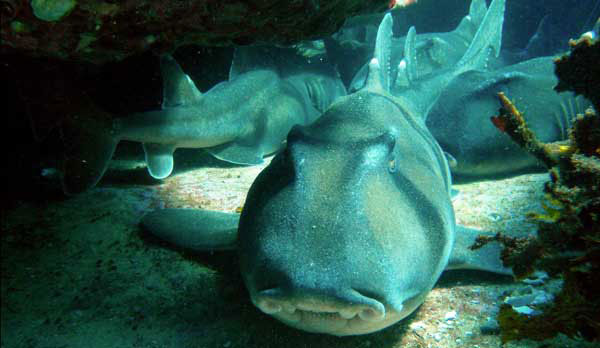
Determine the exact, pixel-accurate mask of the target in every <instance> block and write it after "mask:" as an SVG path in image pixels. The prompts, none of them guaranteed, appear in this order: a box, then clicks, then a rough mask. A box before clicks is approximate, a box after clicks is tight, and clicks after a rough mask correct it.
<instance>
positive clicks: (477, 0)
mask: <svg viewBox="0 0 600 348" xmlns="http://www.w3.org/2000/svg"><path fill="white" fill-rule="evenodd" d="M486 12H487V5H486V4H485V0H473V1H471V6H470V7H469V14H468V15H466V16H465V17H464V18H463V19H462V20H461V21H460V24H459V25H458V27H456V29H454V32H455V33H457V34H459V35H460V36H462V37H464V38H465V40H470V38H471V37H472V36H473V34H474V33H475V31H476V30H477V28H478V27H479V25H480V24H481V22H482V21H483V18H484V17H485V13H486Z"/></svg>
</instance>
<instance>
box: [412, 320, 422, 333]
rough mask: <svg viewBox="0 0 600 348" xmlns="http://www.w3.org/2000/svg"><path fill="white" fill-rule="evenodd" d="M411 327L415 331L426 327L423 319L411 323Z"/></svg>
mask: <svg viewBox="0 0 600 348" xmlns="http://www.w3.org/2000/svg"><path fill="white" fill-rule="evenodd" d="M409 327H410V329H411V330H413V331H417V330H423V329H424V328H425V324H423V322H421V321H417V322H414V323H411V324H410V325H409Z"/></svg>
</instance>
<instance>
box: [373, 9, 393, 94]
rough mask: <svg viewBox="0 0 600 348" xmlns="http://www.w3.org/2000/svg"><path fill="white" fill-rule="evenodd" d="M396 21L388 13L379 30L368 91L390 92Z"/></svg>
mask: <svg viewBox="0 0 600 348" xmlns="http://www.w3.org/2000/svg"><path fill="white" fill-rule="evenodd" d="M393 26H394V20H393V19H392V14H391V13H389V12H388V13H387V14H386V15H385V16H384V17H383V20H382V21H381V24H379V29H378V30H377V39H376V40H375V52H374V57H373V59H371V62H370V63H369V76H368V78H367V84H366V87H367V89H370V90H377V89H383V90H384V91H388V92H389V90H390V80H391V79H390V73H391V70H392V69H391V56H392V27H393Z"/></svg>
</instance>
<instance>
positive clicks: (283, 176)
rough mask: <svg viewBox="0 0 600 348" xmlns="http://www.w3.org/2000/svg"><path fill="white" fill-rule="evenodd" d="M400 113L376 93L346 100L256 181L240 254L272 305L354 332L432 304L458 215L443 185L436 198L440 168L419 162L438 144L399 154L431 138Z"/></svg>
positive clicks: (263, 299)
mask: <svg viewBox="0 0 600 348" xmlns="http://www.w3.org/2000/svg"><path fill="white" fill-rule="evenodd" d="M368 110H371V111H375V112H376V114H377V115H374V114H373V112H368ZM395 112H398V110H397V109H396V105H395V104H394V103H393V102H392V101H390V100H388V99H387V98H385V97H381V96H378V95H375V94H372V93H370V92H365V93H357V94H355V95H353V96H350V97H346V98H342V100H340V101H339V102H337V103H336V104H335V105H334V106H333V107H332V108H330V109H329V110H328V111H327V113H326V114H325V115H323V116H322V117H321V118H320V119H319V121H317V123H315V124H313V125H312V126H309V127H296V128H294V129H293V130H292V131H291V133H290V134H289V135H288V139H287V147H286V149H285V150H284V151H283V152H281V153H280V154H278V155H277V156H276V157H275V158H274V159H273V161H272V162H271V164H270V165H269V166H268V167H267V168H266V169H265V170H264V171H263V172H262V173H261V174H260V175H259V177H258V178H257V179H256V180H255V182H254V183H253V185H252V187H251V189H250V191H249V194H248V198H247V201H246V204H245V207H246V208H244V210H243V212H242V215H241V217H240V225H239V229H238V233H239V236H238V238H239V239H238V251H239V255H240V266H241V271H242V274H243V276H244V281H245V284H246V286H247V288H248V290H249V292H250V294H251V298H252V301H253V303H254V304H255V305H256V306H257V307H258V308H259V309H260V310H262V311H263V312H265V313H267V314H269V315H271V316H273V317H275V318H276V319H278V320H280V321H282V322H284V323H286V324H288V325H290V326H292V327H295V328H298V329H301V330H304V331H309V332H318V333H327V334H332V335H338V336H343V335H356V334H365V333H370V332H374V331H377V330H380V329H383V328H385V327H387V326H389V325H392V324H393V323H395V322H397V321H399V320H400V319H402V318H404V317H406V316H407V315H408V314H410V313H411V312H412V311H414V309H415V308H416V307H417V306H418V305H420V304H421V303H422V301H423V299H424V297H425V294H426V293H427V292H428V291H429V290H430V289H431V287H432V286H433V284H434V283H435V281H436V280H437V278H438V277H439V275H440V273H441V271H442V270H443V268H444V266H445V262H446V260H447V257H448V254H449V250H450V247H451V243H452V241H451V236H450V235H449V234H448V233H447V232H448V226H450V225H451V224H453V215H452V214H453V213H452V210H451V206H450V201H449V199H448V194H447V192H445V187H444V186H443V184H442V187H441V189H440V190H436V193H435V195H434V196H430V195H429V194H430V193H425V194H424V193H423V192H422V190H424V187H427V188H426V190H429V189H430V187H428V186H429V184H428V183H427V182H426V181H427V180H429V179H428V177H427V175H431V177H434V176H433V175H432V174H431V173H429V174H425V175H420V174H419V173H420V172H421V171H424V172H427V171H428V170H429V168H424V167H419V168H414V167H412V166H413V165H414V164H416V163H417V162H419V161H421V159H419V158H417V157H419V156H421V155H424V156H426V157H427V158H429V159H431V157H430V156H429V154H428V153H427V151H423V152H422V153H421V154H419V155H417V156H415V158H414V159H401V158H399V157H398V156H399V153H401V151H403V149H404V148H405V147H406V146H408V147H411V146H412V145H411V144H415V143H419V140H416V139H415V138H416V137H419V135H415V136H412V137H410V140H407V139H404V137H403V136H402V134H400V133H399V132H398V130H397V129H395V127H388V126H387V124H389V122H387V121H386V120H385V119H386V117H388V116H389V117H393V115H394V113H395ZM378 115H379V116H378ZM388 121H389V120H388ZM399 151H400V152H399ZM402 163H405V164H402ZM403 166H404V167H403ZM411 175H416V177H417V178H418V179H417V180H416V181H420V182H416V181H415V180H413V179H412V178H410V176H411ZM421 179H425V180H424V181H423V180H421ZM432 180H434V181H435V182H438V181H439V182H441V180H439V179H437V178H434V179H432ZM431 199H439V200H440V202H441V204H442V205H444V204H445V205H444V206H445V207H447V208H448V209H446V210H444V209H439V207H438V206H437V203H431V202H430V200H431ZM440 212H442V213H440Z"/></svg>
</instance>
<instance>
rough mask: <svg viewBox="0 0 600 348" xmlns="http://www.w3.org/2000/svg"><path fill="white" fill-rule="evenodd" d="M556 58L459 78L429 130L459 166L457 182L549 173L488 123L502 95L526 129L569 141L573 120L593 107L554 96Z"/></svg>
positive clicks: (434, 113) (565, 95) (581, 100)
mask: <svg viewBox="0 0 600 348" xmlns="http://www.w3.org/2000/svg"><path fill="white" fill-rule="evenodd" d="M557 83H558V80H557V78H556V76H555V75H554V57H551V56H548V57H539V58H534V59H530V60H527V61H524V62H521V63H518V64H514V65H509V66H505V67H503V68H500V69H497V70H492V71H483V70H472V71H468V72H465V73H463V74H460V75H458V76H456V77H455V78H454V80H453V81H452V82H451V83H449V84H448V86H447V87H446V88H445V89H444V90H443V92H442V93H441V95H440V97H439V99H438V100H437V102H436V103H435V104H434V105H433V106H432V108H431V110H430V112H429V115H428V117H427V121H426V125H427V127H428V128H429V130H430V132H431V134H433V136H434V137H435V138H436V140H437V141H438V142H439V144H440V146H441V147H442V149H444V151H446V152H447V153H448V154H449V155H451V156H452V157H453V159H454V161H455V164H454V165H453V166H452V168H451V171H452V178H453V181H454V182H455V183H468V182H472V181H479V180H491V179H502V178H507V177H511V176H515V175H521V174H527V173H535V172H545V171H546V170H547V168H546V167H545V166H544V165H543V163H541V162H539V161H538V160H537V159H536V158H535V157H534V156H533V155H531V154H530V153H528V152H527V151H526V150H525V149H522V148H521V147H520V146H518V145H517V144H515V143H514V142H513V141H512V140H511V139H510V137H509V136H508V135H507V134H505V133H503V132H500V131H499V130H498V129H497V128H496V127H495V126H494V125H493V123H492V122H491V121H490V117H492V116H494V115H496V114H497V113H498V109H499V106H500V104H499V102H498V98H497V93H498V92H504V94H505V95H507V96H508V97H510V98H511V99H513V100H514V102H515V104H516V105H517V107H518V108H519V110H520V111H521V112H522V113H523V114H524V115H525V116H524V117H525V120H526V122H527V126H528V127H529V128H530V129H531V130H532V131H533V132H534V133H535V134H536V136H537V138H538V139H539V140H540V141H543V142H554V141H560V140H565V139H567V137H568V129H569V128H570V126H571V123H572V122H571V121H572V118H573V117H575V115H577V114H578V113H583V112H584V111H585V110H586V109H587V108H588V107H590V106H591V103H590V102H589V101H587V100H586V99H585V98H583V97H581V96H579V97H576V96H575V95H573V93H571V92H568V93H560V94H559V93H557V92H556V91H554V86H556V85H557Z"/></svg>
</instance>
